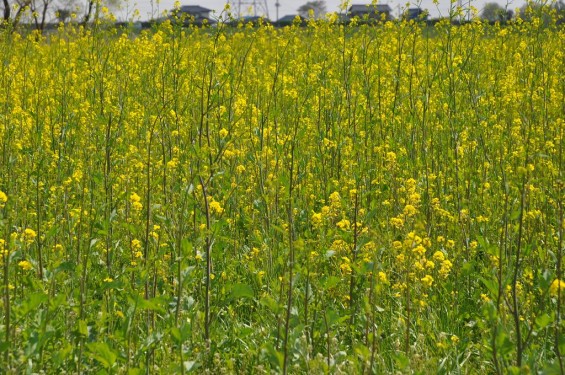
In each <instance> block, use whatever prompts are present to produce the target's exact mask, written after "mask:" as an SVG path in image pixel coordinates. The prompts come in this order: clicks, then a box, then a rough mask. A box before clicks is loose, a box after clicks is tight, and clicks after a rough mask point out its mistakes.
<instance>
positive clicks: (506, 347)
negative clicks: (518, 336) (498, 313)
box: [495, 330, 514, 356]
mask: <svg viewBox="0 0 565 375" xmlns="http://www.w3.org/2000/svg"><path fill="white" fill-rule="evenodd" d="M495 343H496V347H497V348H498V352H499V353H500V354H501V355H502V356H506V355H508V354H510V353H511V352H512V350H513V349H514V345H512V342H511V341H510V339H509V338H508V335H507V334H506V333H505V332H504V331H502V330H500V331H499V332H498V334H497V335H496V340H495Z"/></svg>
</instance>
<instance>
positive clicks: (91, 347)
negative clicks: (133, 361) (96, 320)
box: [86, 342, 118, 369]
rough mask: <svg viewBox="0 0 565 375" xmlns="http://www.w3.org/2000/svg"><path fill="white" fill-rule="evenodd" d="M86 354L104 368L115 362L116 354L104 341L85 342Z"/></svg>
mask: <svg viewBox="0 0 565 375" xmlns="http://www.w3.org/2000/svg"><path fill="white" fill-rule="evenodd" d="M86 348H87V350H88V355H89V356H90V357H91V358H93V359H95V360H97V361H98V362H100V364H101V365H102V366H104V368H107V369H109V368H111V367H112V366H114V364H115V363H116V359H117V358H118V356H117V355H116V353H115V352H114V351H113V350H112V349H111V348H110V347H109V346H108V344H106V343H105V342H92V343H89V344H86Z"/></svg>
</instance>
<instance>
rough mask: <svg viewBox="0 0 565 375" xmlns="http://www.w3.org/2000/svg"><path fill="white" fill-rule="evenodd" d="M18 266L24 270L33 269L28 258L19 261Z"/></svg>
mask: <svg viewBox="0 0 565 375" xmlns="http://www.w3.org/2000/svg"><path fill="white" fill-rule="evenodd" d="M18 266H19V267H20V268H21V269H22V270H24V271H29V270H31V269H33V265H32V264H31V263H30V262H29V261H27V260H22V261H20V262H18Z"/></svg>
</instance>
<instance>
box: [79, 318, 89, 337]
mask: <svg viewBox="0 0 565 375" xmlns="http://www.w3.org/2000/svg"><path fill="white" fill-rule="evenodd" d="M77 330H78V333H79V334H80V335H81V336H84V337H87V336H88V325H87V324H86V322H85V321H84V320H82V319H81V320H79V321H78V329H77Z"/></svg>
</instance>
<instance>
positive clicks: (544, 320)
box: [536, 314, 553, 330]
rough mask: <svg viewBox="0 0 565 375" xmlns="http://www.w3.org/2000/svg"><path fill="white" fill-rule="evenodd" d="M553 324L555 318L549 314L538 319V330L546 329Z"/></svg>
mask: <svg viewBox="0 0 565 375" xmlns="http://www.w3.org/2000/svg"><path fill="white" fill-rule="evenodd" d="M551 323H553V318H552V317H551V316H550V315H549V314H543V315H540V316H538V317H537V318H536V326H537V328H538V329H540V330H541V329H544V328H545V327H547V326H548V325H550V324H551Z"/></svg>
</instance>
